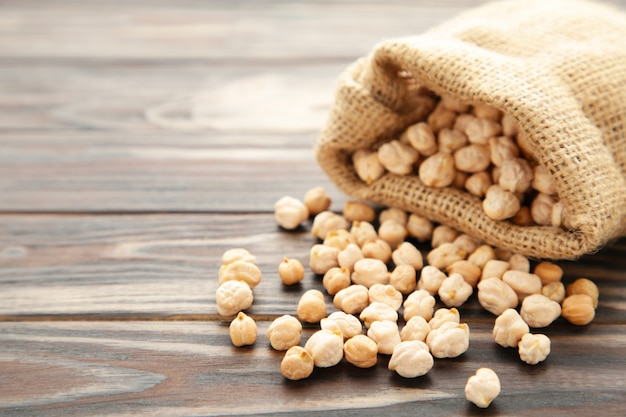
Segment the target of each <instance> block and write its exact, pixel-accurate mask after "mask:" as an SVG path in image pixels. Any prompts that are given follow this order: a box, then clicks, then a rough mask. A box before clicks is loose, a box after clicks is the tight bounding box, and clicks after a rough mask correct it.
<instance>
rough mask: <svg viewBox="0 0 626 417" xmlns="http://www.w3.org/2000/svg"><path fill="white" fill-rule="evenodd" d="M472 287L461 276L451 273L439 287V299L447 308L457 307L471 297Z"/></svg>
mask: <svg viewBox="0 0 626 417" xmlns="http://www.w3.org/2000/svg"><path fill="white" fill-rule="evenodd" d="M472 292H473V290H472V286H471V285H469V284H468V283H467V282H465V279H464V278H463V276H462V275H461V274H457V273H453V274H451V275H450V276H448V278H446V279H444V280H443V282H442V283H441V286H440V287H439V291H438V293H439V298H440V299H441V301H442V302H443V303H444V304H445V305H446V306H447V307H459V306H461V305H463V303H465V302H466V301H467V299H468V298H469V297H470V295H472Z"/></svg>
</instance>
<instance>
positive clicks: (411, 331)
mask: <svg viewBox="0 0 626 417" xmlns="http://www.w3.org/2000/svg"><path fill="white" fill-rule="evenodd" d="M429 332H430V326H429V324H428V322H427V321H426V319H424V317H421V316H413V317H411V318H410V319H409V320H408V321H407V322H406V324H405V325H404V327H403V328H402V330H401V331H400V339H401V340H402V341H403V342H406V341H408V340H419V341H420V342H425V341H426V336H428V333H429Z"/></svg>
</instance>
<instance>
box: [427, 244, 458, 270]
mask: <svg viewBox="0 0 626 417" xmlns="http://www.w3.org/2000/svg"><path fill="white" fill-rule="evenodd" d="M466 255H467V254H466V253H465V251H464V250H463V249H461V248H459V247H458V246H456V245H455V244H454V243H442V244H441V245H439V246H438V247H436V248H435V249H433V250H431V251H430V252H428V254H427V255H426V261H428V263H429V264H430V265H431V266H434V267H436V268H438V269H440V270H441V269H446V268H447V267H449V266H450V265H452V264H453V263H455V262H457V261H461V260H463V259H465V256H466Z"/></svg>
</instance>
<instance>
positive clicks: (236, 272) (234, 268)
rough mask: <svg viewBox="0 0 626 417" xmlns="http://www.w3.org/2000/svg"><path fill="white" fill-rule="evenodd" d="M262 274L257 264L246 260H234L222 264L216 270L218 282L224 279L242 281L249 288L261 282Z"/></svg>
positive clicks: (221, 282) (224, 280)
mask: <svg viewBox="0 0 626 417" xmlns="http://www.w3.org/2000/svg"><path fill="white" fill-rule="evenodd" d="M262 278H263V274H262V273H261V270H260V269H259V267H258V266H256V265H255V264H253V263H251V262H248V261H234V262H231V263H229V264H226V265H222V266H221V267H220V269H219V271H218V283H219V284H223V283H224V282H226V281H243V282H245V283H246V284H248V286H249V287H250V288H254V287H256V286H257V285H259V283H260V282H261V280H262Z"/></svg>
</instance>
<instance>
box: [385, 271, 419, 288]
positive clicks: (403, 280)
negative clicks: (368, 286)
mask: <svg viewBox="0 0 626 417" xmlns="http://www.w3.org/2000/svg"><path fill="white" fill-rule="evenodd" d="M389 285H391V286H392V287H393V288H395V289H396V290H397V291H399V292H400V293H401V294H410V293H411V292H413V291H414V290H415V287H416V286H417V272H416V271H415V268H413V267H412V266H411V265H398V266H396V267H395V268H394V269H393V271H391V273H390V274H389Z"/></svg>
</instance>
